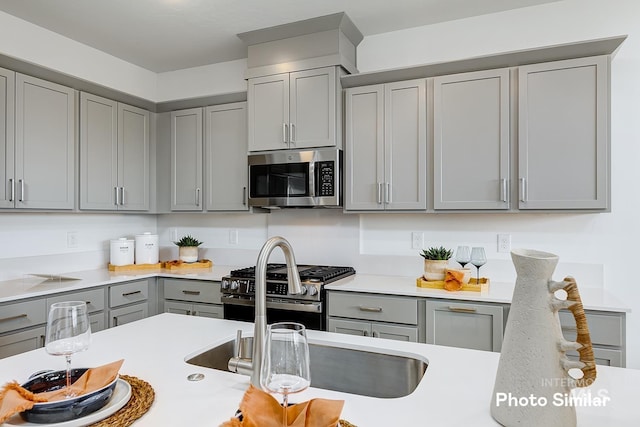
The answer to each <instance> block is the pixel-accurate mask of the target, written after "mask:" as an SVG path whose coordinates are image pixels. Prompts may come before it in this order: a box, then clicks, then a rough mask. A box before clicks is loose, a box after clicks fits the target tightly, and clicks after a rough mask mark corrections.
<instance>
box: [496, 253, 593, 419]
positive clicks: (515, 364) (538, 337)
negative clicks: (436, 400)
mask: <svg viewBox="0 0 640 427" xmlns="http://www.w3.org/2000/svg"><path fill="white" fill-rule="evenodd" d="M511 259H512V260H513V263H514V265H515V268H516V273H517V280H516V285H515V289H514V292H513V299H512V302H511V308H510V311H509V318H508V321H507V326H506V329H505V334H504V340H503V342H502V351H501V354H500V362H499V366H498V372H497V374H496V380H495V385H494V390H493V396H492V399H491V415H492V416H493V418H494V419H495V420H496V421H498V422H499V423H500V424H502V425H504V426H508V427H511V426H520V427H526V426H531V427H538V426H545V427H554V426H557V427H572V426H575V425H576V412H575V406H573V405H569V404H558V403H560V402H561V401H560V400H558V399H559V398H564V397H567V396H570V395H571V393H570V391H571V389H572V388H574V387H582V386H586V385H590V384H591V383H592V382H593V381H594V380H595V375H596V371H595V361H594V358H593V350H592V348H591V339H590V337H589V330H588V327H587V324H586V318H585V316H584V310H583V307H582V302H581V301H580V294H579V293H578V288H577V285H576V283H575V280H573V279H572V278H570V277H568V278H565V279H564V280H563V281H562V282H554V281H553V280H551V276H552V274H553V271H554V270H555V267H556V264H557V263H558V257H557V256H556V255H554V254H550V253H547V252H539V251H534V250H527V249H517V250H513V251H512V252H511ZM560 289H564V290H565V291H566V293H567V298H566V300H563V299H559V298H557V297H556V295H555V292H556V291H558V290H560ZM563 308H568V309H569V310H570V311H571V312H572V313H573V315H574V317H575V318H576V325H577V329H578V337H577V340H576V342H570V341H567V340H565V339H564V337H563V336H562V331H561V329H560V320H559V318H558V310H560V309H563ZM569 350H578V352H579V353H580V361H579V362H578V361H570V360H569V359H567V357H566V355H565V352H566V351H569ZM573 368H577V369H581V370H582V372H583V373H584V376H583V377H582V379H580V380H574V379H573V378H572V377H571V376H569V374H568V371H569V370H570V369H573Z"/></svg>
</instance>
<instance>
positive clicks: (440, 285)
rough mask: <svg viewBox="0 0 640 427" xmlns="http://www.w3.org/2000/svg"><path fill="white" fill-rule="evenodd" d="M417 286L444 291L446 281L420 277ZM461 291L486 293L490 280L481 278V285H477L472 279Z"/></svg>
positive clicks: (473, 278)
mask: <svg viewBox="0 0 640 427" xmlns="http://www.w3.org/2000/svg"><path fill="white" fill-rule="evenodd" d="M416 286H418V287H419V288H429V289H442V290H444V280H425V279H424V277H422V276H420V277H418V278H417V279H416ZM460 290H461V291H470V292H486V291H488V290H489V279H488V278H487V277H481V278H480V283H477V281H476V279H475V277H472V278H471V279H469V283H467V284H466V285H462V289H460ZM449 292H458V291H449Z"/></svg>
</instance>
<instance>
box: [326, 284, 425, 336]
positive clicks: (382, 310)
mask: <svg viewBox="0 0 640 427" xmlns="http://www.w3.org/2000/svg"><path fill="white" fill-rule="evenodd" d="M418 318H419V316H418V300H417V299H416V298H408V297H398V296H391V295H371V294H361V293H352V292H332V291H329V292H327V330H328V331H329V332H338V333H343V334H351V335H362V336H370V337H376V338H387V339H393V340H400V341H411V342H420V341H423V340H422V339H421V331H422V328H421V327H420V326H419V324H418Z"/></svg>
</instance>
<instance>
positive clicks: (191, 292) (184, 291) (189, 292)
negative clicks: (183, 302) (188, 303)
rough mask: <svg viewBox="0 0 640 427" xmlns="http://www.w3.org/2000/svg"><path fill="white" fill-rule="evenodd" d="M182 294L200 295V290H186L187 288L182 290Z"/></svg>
mask: <svg viewBox="0 0 640 427" xmlns="http://www.w3.org/2000/svg"><path fill="white" fill-rule="evenodd" d="M182 293H183V294H185V295H200V291H187V290H183V291H182Z"/></svg>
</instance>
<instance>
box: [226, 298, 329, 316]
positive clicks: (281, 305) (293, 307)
mask: <svg viewBox="0 0 640 427" xmlns="http://www.w3.org/2000/svg"><path fill="white" fill-rule="evenodd" d="M220 300H221V301H222V303H223V304H229V305H245V306H251V307H253V306H255V300H253V299H240V298H234V297H228V296H224V295H223V296H222V297H220ZM267 308H275V309H278V310H289V311H305V312H308V313H322V303H320V302H309V303H306V302H305V303H293V302H277V301H269V300H267Z"/></svg>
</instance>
